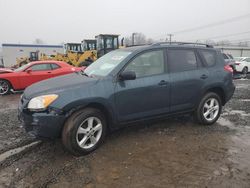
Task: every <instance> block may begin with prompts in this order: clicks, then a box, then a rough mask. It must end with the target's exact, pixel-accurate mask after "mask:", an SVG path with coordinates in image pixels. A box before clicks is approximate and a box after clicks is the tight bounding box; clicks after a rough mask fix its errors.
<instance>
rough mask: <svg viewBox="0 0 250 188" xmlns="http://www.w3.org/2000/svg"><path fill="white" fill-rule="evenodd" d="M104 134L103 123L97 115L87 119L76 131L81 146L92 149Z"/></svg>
mask: <svg viewBox="0 0 250 188" xmlns="http://www.w3.org/2000/svg"><path fill="white" fill-rule="evenodd" d="M101 136H102V123H101V120H100V119H99V118H97V117H89V118H87V119H85V120H84V121H83V122H82V123H81V124H80V126H79V128H78V130H77V133H76V141H77V144H78V145H79V147H81V148H83V149H90V148H92V147H94V146H95V145H96V144H97V142H98V141H99V140H100V138H101Z"/></svg>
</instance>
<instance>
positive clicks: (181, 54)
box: [168, 49, 198, 72]
mask: <svg viewBox="0 0 250 188" xmlns="http://www.w3.org/2000/svg"><path fill="white" fill-rule="evenodd" d="M168 62H169V68H170V71H171V72H182V71H189V70H195V69H197V67H198V64H197V60H196V55H195V53H194V51H193V50H179V49H169V50H168Z"/></svg>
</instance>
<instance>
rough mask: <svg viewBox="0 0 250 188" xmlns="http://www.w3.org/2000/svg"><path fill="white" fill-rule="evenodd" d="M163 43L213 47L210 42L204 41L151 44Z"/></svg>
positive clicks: (155, 44)
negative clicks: (205, 42)
mask: <svg viewBox="0 0 250 188" xmlns="http://www.w3.org/2000/svg"><path fill="white" fill-rule="evenodd" d="M163 44H168V45H172V44H173V45H193V46H205V47H207V48H213V46H212V45H210V44H204V43H195V42H157V43H154V44H152V46H160V45H163Z"/></svg>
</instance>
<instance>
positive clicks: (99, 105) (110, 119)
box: [66, 102, 114, 130]
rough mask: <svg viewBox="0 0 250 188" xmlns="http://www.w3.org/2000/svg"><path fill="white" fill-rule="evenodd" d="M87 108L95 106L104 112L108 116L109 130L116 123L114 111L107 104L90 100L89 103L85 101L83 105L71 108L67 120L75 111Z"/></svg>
mask: <svg viewBox="0 0 250 188" xmlns="http://www.w3.org/2000/svg"><path fill="white" fill-rule="evenodd" d="M86 108H95V109H97V110H100V111H101V112H102V113H103V114H104V116H105V117H106V120H107V128H108V130H111V129H112V125H113V124H114V118H113V115H112V111H111V109H110V108H108V107H107V106H106V105H105V104H103V103H100V102H89V103H85V104H82V105H78V106H76V107H74V108H72V109H70V110H69V111H67V113H66V120H67V119H68V118H69V117H70V116H71V115H72V114H73V113H75V112H77V111H80V110H83V109H86Z"/></svg>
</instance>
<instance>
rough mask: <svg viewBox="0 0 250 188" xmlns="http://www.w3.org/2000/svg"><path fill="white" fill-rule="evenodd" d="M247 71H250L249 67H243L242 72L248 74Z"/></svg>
mask: <svg viewBox="0 0 250 188" xmlns="http://www.w3.org/2000/svg"><path fill="white" fill-rule="evenodd" d="M247 73H248V68H247V67H244V68H243V69H242V74H243V75H244V76H246V75H247Z"/></svg>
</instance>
